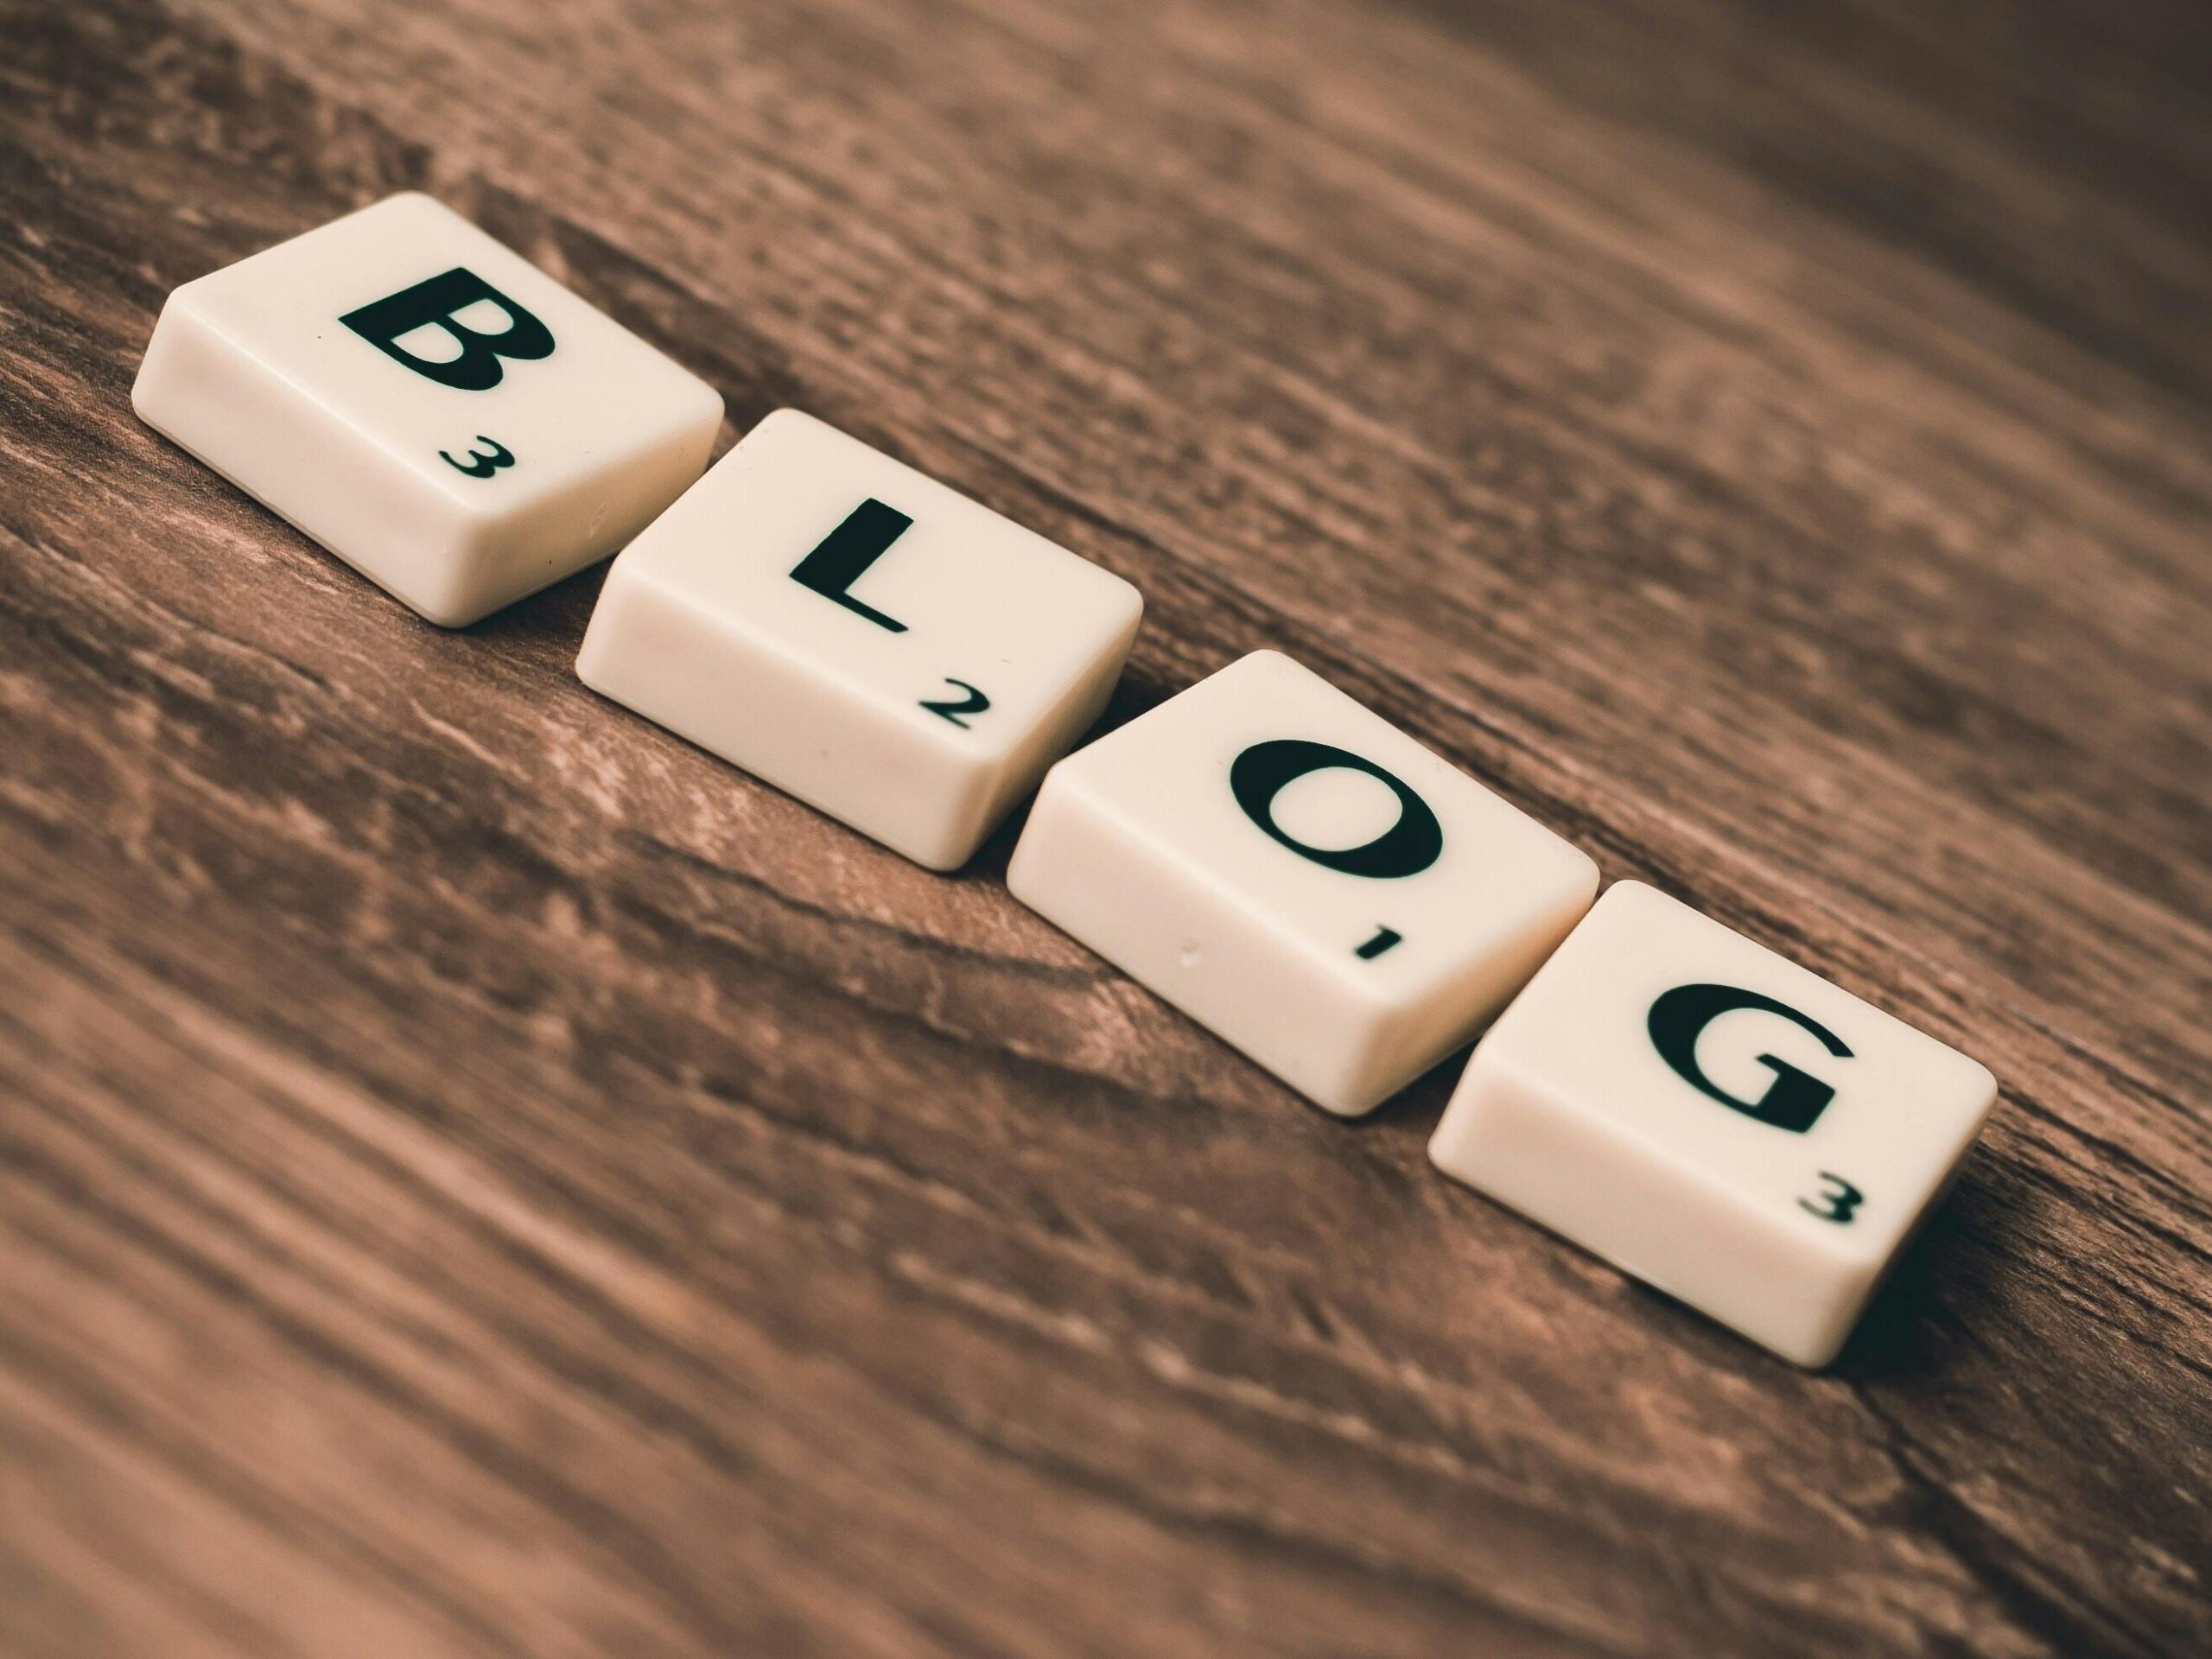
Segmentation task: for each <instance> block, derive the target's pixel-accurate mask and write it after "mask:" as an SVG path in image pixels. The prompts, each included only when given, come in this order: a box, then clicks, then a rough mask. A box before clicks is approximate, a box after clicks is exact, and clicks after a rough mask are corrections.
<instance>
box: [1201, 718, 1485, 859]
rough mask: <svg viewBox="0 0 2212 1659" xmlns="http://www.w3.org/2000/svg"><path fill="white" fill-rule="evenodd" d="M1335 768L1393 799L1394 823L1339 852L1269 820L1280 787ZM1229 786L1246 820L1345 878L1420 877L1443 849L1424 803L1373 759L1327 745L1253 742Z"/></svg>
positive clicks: (1236, 766)
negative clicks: (1295, 836) (1385, 789)
mask: <svg viewBox="0 0 2212 1659" xmlns="http://www.w3.org/2000/svg"><path fill="white" fill-rule="evenodd" d="M1338 766H1342V767H1344V768H1346V769H1348V770H1350V771H1352V772H1365V773H1366V774H1367V775H1368V776H1369V777H1370V778H1379V779H1382V780H1383V782H1384V783H1386V784H1388V785H1389V786H1390V792H1391V793H1392V794H1393V795H1395V796H1396V797H1397V798H1398V821H1397V822H1396V823H1394V824H1392V825H1391V826H1390V827H1389V829H1385V830H1384V831H1383V833H1382V834H1381V835H1379V836H1376V838H1375V839H1374V840H1372V841H1370V842H1366V843H1364V844H1363V845H1362V846H1358V847H1346V848H1344V849H1343V850H1342V851H1336V850H1332V849H1326V848H1320V847H1308V846H1306V844H1305V843H1304V842H1297V841H1293V840H1292V839H1291V838H1290V837H1289V836H1287V835H1285V834H1284V833H1283V832H1282V829H1281V826H1279V825H1278V824H1277V823H1275V821H1274V802H1275V797H1276V796H1277V795H1278V794H1280V793H1281V791H1282V789H1283V786H1284V785H1287V784H1291V783H1294V782H1295V781H1297V780H1298V779H1300V778H1303V777H1305V776H1306V773H1307V772H1327V771H1330V770H1331V769H1332V768H1334V767H1338ZM1229 788H1230V793H1231V794H1233V795H1235V796H1236V804H1237V805H1239V806H1241V807H1243V809H1244V814H1245V816H1246V817H1249V818H1250V819H1251V820H1252V822H1253V823H1256V824H1258V825H1259V826H1260V828H1261V829H1264V830H1266V831H1267V832H1268V834H1269V835H1270V836H1274V838H1275V839H1276V840H1277V841H1279V842H1281V843H1282V844H1283V845H1284V846H1286V847H1287V848H1289V849H1290V850H1291V851H1292V852H1294V853H1296V854H1297V855H1299V856H1300V858H1310V859H1312V860H1313V861H1314V862H1315V863H1316V864H1323V865H1326V866H1327V867H1328V868H1330V869H1332V870H1342V871H1343V872H1344V874H1346V875H1373V876H1401V875H1419V874H1421V872H1422V871H1423V870H1425V869H1427V868H1428V867H1429V866H1430V865H1432V864H1433V863H1435V862H1436V861H1437V858H1438V856H1439V855H1440V854H1441V853H1442V852H1443V851H1444V827H1443V826H1442V825H1441V824H1440V823H1437V821H1436V814H1435V813H1433V812H1432V811H1430V810H1429V809H1428V803H1427V801H1424V800H1423V799H1421V797H1420V796H1418V795H1416V794H1414V792H1413V791H1411V790H1410V789H1408V788H1407V787H1406V786H1405V785H1403V784H1402V783H1400V782H1399V781H1398V780H1397V779H1395V778H1393V777H1392V776H1391V775H1390V774H1389V772H1385V771H1383V768H1382V767H1380V766H1376V764H1375V763H1374V762H1373V761H1372V760H1362V759H1361V758H1360V757H1359V756H1357V755H1356V754H1353V753H1351V752H1349V751H1348V750H1344V749H1338V748H1332V747H1330V746H1329V745H1328V744H1326V743H1308V742H1306V741H1305V740H1303V739H1302V738H1295V737H1281V738H1276V739H1274V741H1271V742H1267V743H1255V744H1254V745H1253V746H1252V747H1250V748H1249V749H1247V750H1245V751H1244V753H1242V754H1240V755H1238V756H1237V757H1236V760H1235V762H1234V763H1232V764H1231V765H1230V768H1229Z"/></svg>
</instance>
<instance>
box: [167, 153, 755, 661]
mask: <svg viewBox="0 0 2212 1659" xmlns="http://www.w3.org/2000/svg"><path fill="white" fill-rule="evenodd" d="M131 402H132V404H134V405H135V406H136V408H137V411H138V415H139V417H140V418H141V419H142V420H143V421H145V423H147V424H148V425H149V426H151V427H153V428H154V429H156V430H157V431H159V432H162V433H163V434H164V435H167V436H168V437H169V438H171V439H173V440H175V442H177V443H178V444H179V445H181V447H182V448H185V449H188V450H189V451H190V452H191V453H192V454H194V455H197V456H198V457H199V458H200V460H201V461H205V462H207V465H208V466H210V467H213V468H214V469H215V470H216V471H217V472H219V473H220V474H223V476H224V477H226V478H227V479H229V480H231V481H232V483H234V484H236V485H237V486H238V487H239V488H241V489H243V490H245V492H246V493H248V494H250V495H251V496H253V497H254V498H255V499H257V500H259V501H261V502H262V503H263V504H264V505H266V506H268V507H270V508H271V509H272V510H274V511H275V512H277V513H279V514H281V515H282V516H283V517H284V518H287V519H289V520H290V521H291V522H292V524H295V525H296V526H297V527H298V528H299V529H300V530H302V531H304V532H305V533H306V534H308V536H311V537H314V538H315V540H316V541H318V542H320V543H322V545H323V546H325V547H327V548H328V549H329V550H331V551H332V552H333V553H335V554H336V555H337V556H339V557H340V558H341V559H343V560H345V561H346V563H348V564H350V565H352V566H353V568H354V569H357V570H359V572H360V573H361V574H362V575H365V576H367V577H368V578H369V579H370V580H371V581H372V582H376V583H378V585H379V586H381V587H383V588H386V589H388V590H389V591H391V593H392V594H396V595H397V597H398V598H399V599H401V600H403V601H405V602H406V603H407V604H409V605H410V606H412V607H414V608H415V609H416V610H417V611H419V612H421V613H423V615H424V616H425V617H428V618H429V620H431V621H433V622H437V623H442V624H444V625H445V626H450V627H457V626H461V625H462V624H464V623H467V622H473V621H474V620H476V619H477V618H479V617H480V616H482V615H484V614H485V613H487V612H490V611H493V610H497V609H498V608H499V607H500V606H502V605H505V604H508V603H510V602H512V601H515V600H518V599H520V598H521V597H522V596H523V595H524V594H528V593H531V592H533V591H535V590H536V589H537V588H543V587H544V586H545V585H546V584H547V583H548V582H556V581H558V580H559V579H560V578H561V577H563V576H565V575H569V573H570V572H572V571H575V570H577V569H582V567H583V566H584V565H587V564H588V563H591V562H592V561H593V560H594V559H598V558H603V557H605V556H607V554H608V553H611V552H613V550H615V549H616V548H617V547H620V545H621V544H622V543H624V542H626V541H627V540H628V539H629V538H630V537H632V536H633V535H635V534H636V533H637V532H638V531H639V530H640V529H642V528H643V527H644V526H645V524H647V523H649V522H650V521H651V520H652V517H653V515H654V514H655V513H657V512H659V511H660V510H661V509H662V508H663V507H664V506H666V505H668V504H669V503H670V502H671V501H672V500H674V499H676V497H677V495H678V494H680V493H682V492H683V489H684V487H685V486H687V485H689V484H690V483H691V481H692V480H695V479H696V478H697V477H698V476H699V473H700V469H701V468H702V467H705V466H706V464H707V456H708V454H709V451H710V450H711V449H712V448H713V446H714V441H715V432H716V430H717V429H719V428H720V426H721V412H722V405H721V397H720V396H719V395H718V394H717V393H716V392H715V390H714V388H713V387H711V386H709V385H707V384H706V382H704V381H703V380H701V379H699V378H697V377H696V376H695V375H692V374H690V373H689V372H686V371H684V370H683V369H682V368H679V367H678V366H677V365H676V364H674V363H672V362H671V361H670V360H669V359H667V358H665V357H664V356H662V355H661V354H660V353H658V352H657V351H655V350H654V349H653V348H652V346H648V345H646V344H645V341H643V340H639V338H638V337H637V336H636V335H634V334H631V333H630V332H629V331H628V330H627V329H626V328H624V327H621V326H620V324H619V323H616V322H615V321H613V320H612V319H611V318H609V317H607V316H605V315H602V314H601V313H600V312H598V311H596V310H594V309H593V308H591V307H590V306H589V305H588V304H586V303H585V302H583V301H582V300H581V299H578V298H577V297H576V296H575V295H574V294H571V293H570V292H569V290H568V289H565V288H563V287H562V286H561V285H560V284H559V283H556V282H555V281H554V280H553V279H552V278H551V277H548V276H547V275H545V273H544V272H543V271H541V270H537V268H536V267H535V266H533V265H531V264H529V263H528V262H527V261H526V260H524V259H523V258H521V257H519V256H518V255H516V254H514V253H512V252H511V251H509V250H507V249H506V248H504V247H502V246H501V245H499V243H497V242H495V241H493V239H492V238H490V237H488V236H486V234H485V233H484V232H481V231H480V230H478V229H477V228H476V227H475V226H474V225H471V224H470V223H469V222H468V221H467V219H463V218H461V216H460V215H459V214H457V213H453V212H452V211H451V210H449V209H448V208H446V207H442V206H440V205H439V204H438V203H437V202H435V201H433V200H430V198H429V197H428V196H423V195H414V194H408V195H398V196H392V197H390V198H388V199H387V200H384V201H380V202H378V203H377V204H376V205H375V206H374V207H365V208H363V209H362V210H361V211H360V212H359V213H353V214H349V215H348V216H346V218H344V219H338V220H336V221H334V223H331V224H328V225H325V226H321V228H320V229H318V230H313V231H309V232H307V233H306V234H305V235H302V236H297V237H295V238H292V239H291V240H290V241H289V242H286V243H283V244H282V245H279V246H277V247H273V248H270V249H268V250H267V251H264V252H261V253H257V254H255V255H253V256H252V257H250V258H246V259H242V260H240V261H239V262H238V264H234V265H231V266H228V267H226V269H224V270H219V271H216V272H215V273H213V275H212V276H207V277H200V278H199V279H198V280H197V281H194V282H189V283H185V284H184V286H182V287H181V288H180V289H176V291H175V292H174V293H173V294H171V295H170V296H169V297H168V303H167V304H165V305H164V306H163V307H162V315H161V320H160V321H158V322H157V323H156V325H155V327H154V338H153V340H152V343H151V344H149V346H147V348H146V358H145V361H144V363H143V364H142V365H140V368H139V371H138V382H137V386H136V387H135V388H134V389H133V391H132V392H131Z"/></svg>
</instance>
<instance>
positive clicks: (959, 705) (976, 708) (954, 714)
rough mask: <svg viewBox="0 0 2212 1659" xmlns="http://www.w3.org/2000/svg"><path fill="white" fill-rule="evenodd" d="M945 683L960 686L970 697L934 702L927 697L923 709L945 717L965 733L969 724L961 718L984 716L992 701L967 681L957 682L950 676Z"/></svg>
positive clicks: (943, 699) (947, 676) (950, 698)
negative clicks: (964, 716)
mask: <svg viewBox="0 0 2212 1659" xmlns="http://www.w3.org/2000/svg"><path fill="white" fill-rule="evenodd" d="M944 683H946V684H947V685H957V686H958V687H959V688H960V689H961V690H963V691H965V692H966V693H967V694H968V695H967V696H964V697H945V698H942V699H940V700H938V701H937V702H931V701H930V699H928V698H927V697H925V698H923V699H922V707H923V708H925V709H928V710H929V711H930V713H931V714H933V715H944V717H945V719H947V720H949V721H951V722H952V723H953V724H954V725H956V726H957V727H958V728H960V729H961V730H962V731H963V732H964V731H966V730H967V729H968V722H967V721H964V720H963V719H961V718H960V716H961V715H980V714H982V712H983V711H984V710H985V709H988V708H989V707H990V706H991V700H990V699H989V698H988V697H987V696H984V695H983V694H982V692H981V691H978V690H976V688H975V687H974V686H972V685H970V684H969V683H968V682H967V681H965V680H956V679H954V678H953V677H951V676H950V674H948V675H946V676H945V677H944Z"/></svg>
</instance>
